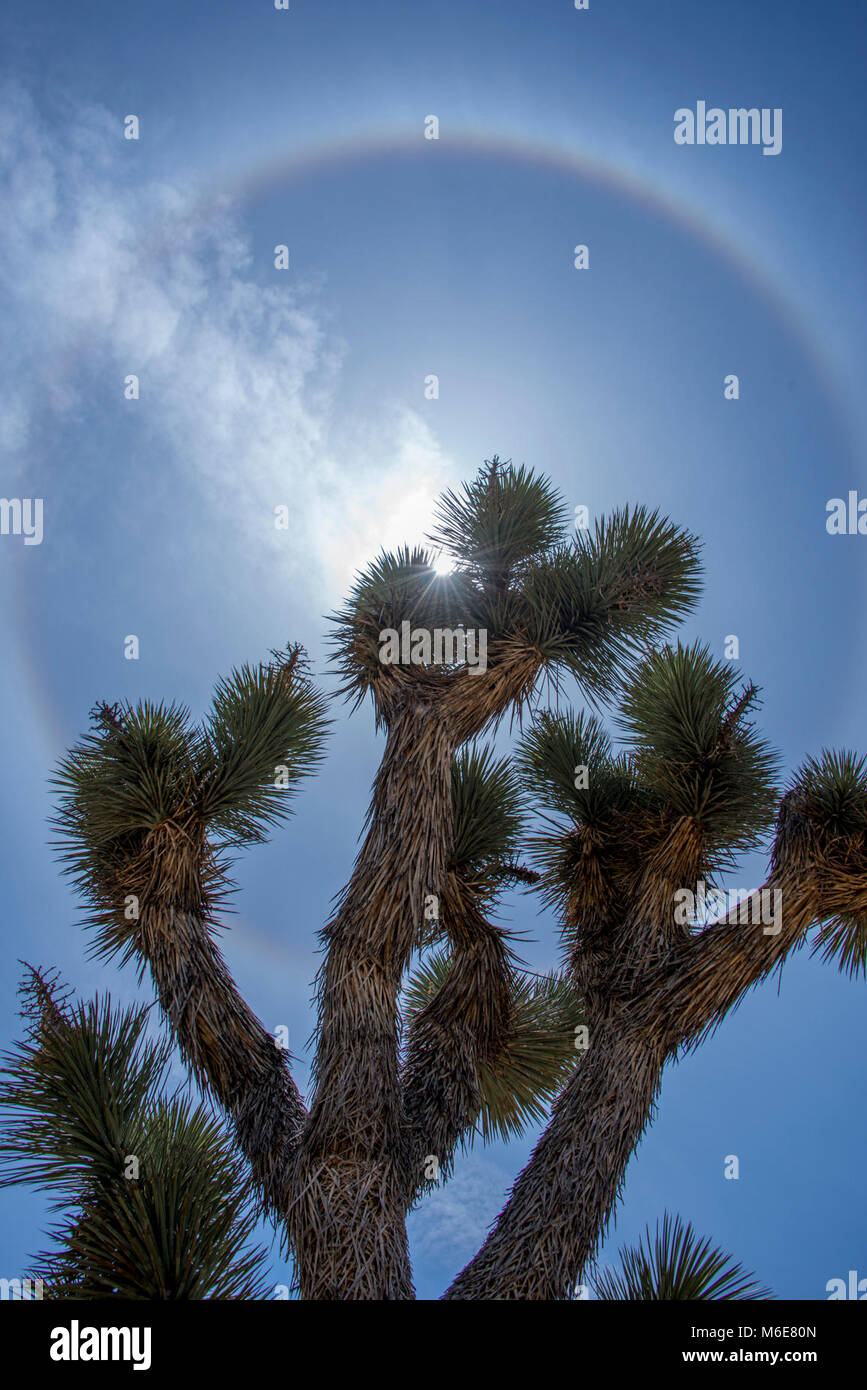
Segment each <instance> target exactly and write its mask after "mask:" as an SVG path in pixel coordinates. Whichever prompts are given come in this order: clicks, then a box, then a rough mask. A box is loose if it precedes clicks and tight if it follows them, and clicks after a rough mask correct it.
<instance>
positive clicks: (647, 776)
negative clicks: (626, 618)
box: [620, 643, 778, 863]
mask: <svg viewBox="0 0 867 1390" xmlns="http://www.w3.org/2000/svg"><path fill="white" fill-rule="evenodd" d="M757 693H758V692H757V689H756V687H755V686H753V685H749V684H745V685H742V686H741V687H740V688H739V687H738V675H737V672H736V671H735V670H734V669H733V668H732V666H731V665H730V664H728V663H725V662H715V661H714V660H713V658H712V657H711V655H710V652H709V650H708V648H707V647H706V646H702V645H700V644H698V643H695V644H694V645H692V646H689V647H684V646H682V645H681V644H680V643H678V644H677V646H676V647H666V648H664V649H663V650H662V651H654V652H650V653H649V654H648V655H647V656H646V658H645V659H644V660H643V661H642V663H641V664H640V666H639V668H638V670H637V671H636V673H635V676H634V679H633V680H632V681H631V682H630V684H629V686H628V688H627V689H626V691H625V694H624V698H623V701H622V715H621V718H620V724H621V726H622V728H623V729H624V730H625V731H626V733H627V734H628V735H629V736H630V737H631V739H632V740H633V742H634V746H635V753H634V761H635V766H636V770H637V772H638V774H639V776H640V777H641V780H642V781H643V782H644V784H645V785H646V786H647V787H648V789H650V790H651V791H652V792H653V793H654V794H655V795H656V796H657V797H658V798H659V800H660V802H661V803H662V805H663V806H664V807H665V808H666V810H668V811H669V812H670V813H671V814H672V815H673V816H675V817H686V818H689V819H690V820H692V821H694V822H695V823H696V824H697V825H699V826H700V827H701V830H702V835H703V839H704V843H705V846H706V849H707V851H708V853H709V854H714V853H715V854H716V855H717V856H718V858H719V862H720V863H728V862H730V860H731V858H732V856H734V855H736V854H737V853H740V852H743V851H745V850H748V849H752V848H754V847H755V845H756V844H757V843H758V841H759V839H760V837H761V836H762V835H763V834H764V833H766V832H767V831H768V830H769V828H770V827H771V825H772V823H773V816H774V810H775V806H776V797H777V787H776V770H777V765H778V760H777V757H776V755H775V754H774V753H773V752H772V751H771V749H770V748H769V746H768V745H767V743H766V742H765V741H764V740H763V739H762V738H761V737H760V736H759V734H758V733H757V732H756V730H755V727H754V725H753V724H752V722H751V721H750V720H749V718H748V715H749V714H750V712H751V711H752V710H753V709H754V708H755V704H756V698H757Z"/></svg>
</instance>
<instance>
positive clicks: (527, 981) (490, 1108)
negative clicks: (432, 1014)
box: [404, 950, 583, 1143]
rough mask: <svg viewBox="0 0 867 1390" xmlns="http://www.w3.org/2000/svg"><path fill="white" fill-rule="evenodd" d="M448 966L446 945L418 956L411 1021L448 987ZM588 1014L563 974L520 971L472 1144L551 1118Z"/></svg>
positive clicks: (408, 1000)
mask: <svg viewBox="0 0 867 1390" xmlns="http://www.w3.org/2000/svg"><path fill="white" fill-rule="evenodd" d="M449 967H450V955H449V952H448V951H445V950H440V951H436V952H433V953H431V954H430V955H429V956H427V957H426V958H425V959H424V960H423V961H421V962H420V963H419V965H418V967H417V969H416V970H415V971H414V972H413V974H412V976H411V977H410V979H409V980H408V982H407V984H406V988H405V991H404V1018H405V1021H406V1024H407V1025H408V1026H409V1025H411V1023H412V1020H413V1018H414V1017H415V1016H416V1014H418V1013H420V1012H421V1010H422V1009H423V1008H425V1006H426V1005H428V1004H429V1003H430V1001H431V1000H432V999H433V997H434V995H435V994H436V993H437V992H438V991H439V990H440V989H441V988H442V987H443V985H444V983H445V981H446V979H447V978H448V973H449ZM582 1021H583V1013H582V1009H581V1002H580V1000H579V999H578V998H577V996H576V994H575V991H574V990H573V988H572V987H571V985H570V984H569V982H568V980H567V979H565V978H564V977H563V976H560V975H557V974H556V973H554V972H552V973H550V974H548V975H542V976H538V975H531V974H529V973H523V972H521V971H515V972H514V973H513V979H512V1002H511V1023H510V1028H509V1035H508V1039H507V1042H506V1044H505V1046H504V1047H503V1049H502V1050H501V1051H500V1052H498V1053H497V1055H496V1056H495V1057H492V1058H490V1059H489V1060H488V1061H486V1062H484V1063H483V1064H482V1066H481V1067H480V1069H479V1085H480V1091H481V1096H482V1105H481V1108H480V1110H479V1113H478V1115H477V1116H476V1117H475V1120H474V1129H473V1131H472V1132H471V1134H470V1138H469V1142H470V1143H472V1139H473V1137H474V1135H478V1136H479V1137H481V1139H482V1140H483V1141H484V1142H485V1143H493V1142H494V1141H495V1140H497V1139H502V1140H509V1139H514V1138H517V1137H520V1135H522V1134H524V1133H525V1131H526V1130H527V1129H528V1128H529V1126H530V1125H532V1124H536V1123H538V1122H539V1121H540V1120H543V1119H544V1118H545V1117H546V1115H547V1113H548V1106H549V1105H550V1103H551V1101H552V1100H553V1099H554V1097H555V1096H556V1094H557V1092H558V1091H559V1090H560V1088H561V1087H562V1086H563V1084H564V1082H565V1081H566V1080H567V1078H568V1076H569V1074H570V1072H571V1071H572V1068H573V1067H574V1066H575V1063H576V1061H577V1060H578V1057H579V1053H578V1052H577V1051H576V1049H575V1029H576V1027H577V1026H578V1025H579V1024H580V1023H582Z"/></svg>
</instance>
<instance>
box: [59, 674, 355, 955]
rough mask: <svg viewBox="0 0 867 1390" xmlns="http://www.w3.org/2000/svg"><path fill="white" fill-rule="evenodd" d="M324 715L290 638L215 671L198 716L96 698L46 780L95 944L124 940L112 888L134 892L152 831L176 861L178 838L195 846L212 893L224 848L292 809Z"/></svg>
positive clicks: (314, 759)
mask: <svg viewBox="0 0 867 1390" xmlns="http://www.w3.org/2000/svg"><path fill="white" fill-rule="evenodd" d="M328 722H329V721H328V720H327V719H326V717H325V700H324V698H323V696H322V695H320V694H319V692H318V691H317V690H316V689H315V688H314V686H313V685H312V683H311V681H310V680H309V678H308V676H307V673H306V664H305V661H304V657H303V653H302V652H301V649H300V648H298V647H293V648H290V649H288V651H287V652H286V653H274V660H273V661H272V662H270V663H265V664H263V665H261V666H259V667H257V668H250V667H243V668H242V669H241V670H239V671H234V672H233V673H232V675H231V676H230V677H229V678H228V679H227V680H223V681H221V682H220V684H219V685H218V687H217V690H216V693H215V696H214V702H213V707H212V710H211V713H210V714H209V716H208V718H207V719H206V720H205V721H204V723H203V724H201V725H199V726H194V725H193V724H192V722H191V720H190V716H189V713H188V711H187V710H185V709H183V708H182V707H180V706H178V705H155V704H152V703H151V702H149V701H143V702H141V703H140V704H138V705H136V706H135V707H132V706H129V705H126V706H119V705H116V706H113V707H111V708H109V707H108V706H106V705H101V706H98V707H97V709H96V710H95V711H94V714H93V716H92V723H93V728H92V730H91V732H90V733H89V734H88V735H86V736H85V737H84V738H83V739H82V741H81V742H80V743H79V744H78V745H77V746H76V747H75V748H73V749H72V751H71V752H70V753H69V754H68V756H67V757H65V758H64V759H63V760H62V762H61V763H60V765H59V767H58V770H57V773H56V775H55V777H54V778H53V779H52V780H53V783H54V785H55V786H56V788H57V789H58V792H59V796H58V799H57V813H56V815H55V817H54V821H53V824H54V826H55V828H56V830H57V831H58V832H59V841H58V847H59V849H60V852H61V855H62V858H63V859H64V861H65V864H66V872H68V873H70V874H71V875H72V876H73V878H74V879H75V882H76V884H77V886H78V887H79V889H80V890H81V891H82V892H83V893H84V895H85V897H86V898H87V899H88V900H89V901H90V902H91V903H93V904H94V905H96V907H97V913H96V915H95V916H94V917H93V919H92V921H93V923H94V925H97V926H99V927H100V928H101V935H100V939H99V942H98V947H99V949H100V950H102V951H104V952H105V953H107V954H111V953H112V951H113V950H115V949H118V948H121V947H123V948H126V945H127V944H128V942H127V938H128V937H129V935H130V931H131V930H132V927H130V926H129V924H127V929H126V930H122V929H120V928H118V927H117V924H116V923H115V921H114V919H115V917H116V915H117V911H118V908H119V907H122V906H123V903H122V900H118V894H120V893H121V890H122V889H123V890H124V891H127V892H128V891H135V892H137V891H138V888H139V886H140V884H139V881H138V880H139V878H140V877H141V875H142V874H143V875H144V877H145V879H146V878H147V868H146V867H145V868H143V869H141V873H139V869H140V867H141V864H142V858H141V857H142V855H143V854H144V853H146V851H147V847H148V845H149V844H151V843H153V842H154V836H155V835H157V834H159V833H163V834H170V835H171V836H172V837H173V843H174V845H175V848H176V850H177V854H178V858H179V859H180V858H181V857H182V855H183V852H184V850H185V848H188V849H189V850H190V855H191V857H193V858H195V857H196V854H195V852H197V851H198V850H201V851H202V852H201V853H200V854H199V855H198V858H199V861H200V862H199V865H198V869H199V870H200V880H199V882H200V885H201V887H202V888H203V889H204V890H207V891H211V892H212V894H213V896H212V898H211V901H212V902H214V901H216V900H217V895H218V892H219V885H220V884H221V883H222V881H223V861H222V858H221V855H222V852H223V851H224V850H225V849H226V848H227V847H228V846H238V845H243V844H250V843H255V842H256V841H259V840H262V839H263V838H264V837H265V833H266V830H267V828H268V827H269V826H271V825H273V824H275V823H276V822H278V821H280V820H282V819H283V818H285V817H286V816H288V815H289V814H290V813H291V810H292V795H293V791H294V789H295V788H296V787H297V785H298V783H299V781H300V779H301V778H303V777H305V776H307V775H309V774H310V773H311V772H312V771H313V770H314V769H315V767H316V765H317V763H318V761H319V760H320V758H321V756H322V748H323V744H324V737H325V732H326V728H327V724H328ZM136 866H139V867H136ZM125 885H126V886H125ZM133 885H134V887H133ZM179 889H180V885H179ZM176 905H177V906H178V907H182V906H184V904H183V902H182V901H179V902H178V903H177V904H176ZM186 905H187V906H189V907H198V906H199V905H200V904H199V903H198V902H197V903H195V904H193V903H189V904H186ZM106 912H107V913H108V916H107V917H106V916H105V913H106Z"/></svg>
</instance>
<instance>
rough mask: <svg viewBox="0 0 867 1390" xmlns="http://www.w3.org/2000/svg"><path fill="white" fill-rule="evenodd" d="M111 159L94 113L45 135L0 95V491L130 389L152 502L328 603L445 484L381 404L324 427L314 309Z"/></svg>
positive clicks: (118, 153)
mask: <svg viewBox="0 0 867 1390" xmlns="http://www.w3.org/2000/svg"><path fill="white" fill-rule="evenodd" d="M130 143H131V142H126V141H124V140H123V138H122V132H121V124H120V121H119V120H118V118H117V117H116V116H113V115H111V114H110V113H108V112H107V111H105V110H104V109H102V108H99V107H87V108H84V109H75V110H74V111H69V112H68V114H67V117H66V119H65V120H64V119H60V118H58V116H57V114H56V112H55V113H53V114H52V116H51V117H50V118H49V117H46V116H45V115H44V114H43V113H42V111H41V110H40V109H39V108H38V107H37V106H36V104H35V103H34V101H33V99H32V97H31V96H30V94H29V93H28V92H26V91H25V90H23V89H22V88H21V87H20V86H18V85H15V84H10V85H7V86H5V88H4V90H3V92H2V94H0V187H2V193H3V200H4V205H5V207H6V208H7V209H8V213H7V215H6V216H4V218H3V219H2V221H0V266H2V269H0V277H2V279H0V287H2V291H3V294H4V297H5V301H6V304H7V306H8V307H7V313H6V315H5V318H4V323H3V325H2V327H0V333H2V350H3V356H4V361H5V364H6V371H5V375H4V382H3V384H2V386H0V444H2V445H3V447H4V448H5V449H6V451H7V453H9V454H10V455H11V456H12V457H11V458H10V459H8V460H7V463H6V465H5V473H6V477H7V479H8V477H9V474H10V470H13V471H14V470H15V469H16V468H17V470H18V472H19V473H20V474H26V470H27V468H28V463H29V459H30V456H31V454H32V452H33V451H34V450H38V451H39V452H40V454H41V457H43V458H45V457H48V458H51V457H52V439H56V438H59V437H61V436H62V431H63V430H64V429H65V428H68V427H70V426H76V425H80V424H82V423H85V424H87V423H88V422H89V421H90V420H93V421H94V425H95V428H97V429H99V428H104V427H105V423H104V420H102V421H101V416H102V417H104V416H106V415H107V414H111V412H114V411H116V410H117V409H118V402H120V401H121V400H122V391H123V381H124V378H125V377H126V376H127V375H128V374H132V373H134V374H135V375H137V376H138V377H139V379H140V390H141V398H140V400H139V401H137V402H136V403H135V405H134V406H133V407H132V408H134V409H136V410H137V411H138V412H139V418H140V420H141V423H142V430H143V431H146V432H147V434H146V438H147V440H148V446H149V447H151V448H152V449H153V454H154V458H155V470H154V471H155V477H154V488H155V489H159V488H160V487H163V488H164V487H165V486H167V480H168V484H169V485H170V483H171V480H172V479H179V480H183V482H184V484H185V486H192V487H193V488H194V489H198V490H199V492H200V494H201V497H202V499H203V506H204V507H206V508H212V509H215V510H216V511H218V512H222V513H223V514H224V515H225V513H227V512H231V514H232V517H233V519H234V520H235V521H236V522H237V523H238V525H239V526H240V527H241V528H242V529H245V530H247V531H248V532H249V534H250V536H251V537H255V539H256V545H255V547H253V548H252V550H251V555H256V554H258V555H259V557H260V559H262V560H266V561H267V562H268V563H269V564H270V567H271V569H272V571H273V570H274V566H273V564H271V563H270V562H271V561H272V559H273V555H274V552H275V549H277V548H280V547H282V548H283V552H284V555H285V556H286V567H285V569H284V570H283V572H282V573H283V575H284V576H285V574H286V573H291V572H293V571H294V572H295V573H296V574H297V575H298V576H301V577H302V579H309V580H310V582H311V583H315V584H317V585H319V586H320V587H321V585H322V583H323V582H324V583H325V584H326V586H327V588H329V589H330V590H332V591H333V593H337V592H339V591H342V590H343V589H344V588H345V582H346V579H347V578H348V577H349V575H351V572H352V570H353V569H354V568H355V567H356V566H357V565H359V564H361V563H363V562H364V560H365V559H366V558H368V556H369V555H371V554H372V553H374V552H375V551H376V550H377V549H378V548H379V546H380V545H382V544H383V543H384V544H386V545H391V544H396V543H398V542H399V541H401V540H404V539H408V540H418V539H420V538H421V535H422V533H423V531H424V529H425V524H426V522H427V520H428V516H429V511H430V506H431V504H432V501H433V498H434V496H435V495H436V492H437V491H438V490H439V488H440V487H441V486H442V484H443V482H444V481H445V480H446V476H447V472H448V469H447V466H446V463H445V461H444V460H443V458H442V456H441V454H440V451H439V448H438V446H437V444H436V441H435V439H434V438H433V435H432V434H431V432H430V430H429V428H428V427H427V425H426V424H425V423H424V421H423V420H422V419H421V417H420V416H419V415H418V414H417V413H416V412H414V411H411V410H409V409H408V408H405V407H403V406H401V405H400V404H399V403H391V404H390V405H389V404H385V405H383V404H379V405H377V406H376V407H375V409H372V410H371V413H370V414H369V416H368V418H367V419H363V420H359V419H353V421H352V422H351V424H350V422H341V421H340V420H339V419H337V418H335V394H336V390H337V385H338V382H339V377H340V373H341V369H342V363H343V357H344V347H345V345H344V344H343V343H342V342H341V341H340V340H339V339H338V338H337V337H336V336H335V335H334V334H333V333H332V332H331V331H330V330H328V329H326V328H325V327H324V326H323V324H324V323H325V320H326V315H325V313H324V311H323V312H321V313H320V312H319V309H318V301H317V291H316V290H315V289H314V288H313V287H311V286H309V285H308V286H306V287H305V286H298V285H294V284H293V283H291V282H290V281H289V279H288V278H287V280H286V281H285V282H284V281H283V280H282V279H281V277H280V276H279V275H278V274H277V273H276V272H272V271H271V267H270V265H269V266H268V267H267V269H266V270H265V271H264V272H263V268H262V267H261V266H256V265H254V263H253V258H252V255H251V252H250V247H249V244H248V240H247V238H246V236H245V234H244V232H243V229H242V224H241V222H240V221H239V216H238V210H237V209H234V208H233V207H232V206H231V205H230V204H229V203H228V202H223V203H219V202H218V203H216V204H214V202H213V201H211V203H210V205H209V207H208V209H207V216H203V215H202V208H201V205H200V204H199V203H198V201H197V195H196V193H195V191H194V190H190V189H186V188H181V187H176V186H173V185H172V184H171V183H169V182H167V181H154V180H153V179H147V178H143V177H141V176H140V175H138V174H136V172H135V170H136V168H137V167H139V163H138V162H137V161H136V159H135V156H136V153H137V152H136V150H135V149H134V148H130ZM46 439H47V444H46ZM284 503H285V504H288V505H289V506H290V508H291V510H292V514H293V520H292V534H291V546H289V547H287V544H286V533H285V532H283V533H280V532H278V531H275V528H274V524H273V516H274V508H275V507H276V506H278V505H280V504H284Z"/></svg>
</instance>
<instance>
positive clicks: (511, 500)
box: [430, 455, 568, 589]
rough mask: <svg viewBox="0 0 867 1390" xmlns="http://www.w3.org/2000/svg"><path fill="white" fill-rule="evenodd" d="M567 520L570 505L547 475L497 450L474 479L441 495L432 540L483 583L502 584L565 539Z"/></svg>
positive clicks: (480, 583) (498, 585) (463, 568)
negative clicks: (502, 459) (515, 463)
mask: <svg viewBox="0 0 867 1390" xmlns="http://www.w3.org/2000/svg"><path fill="white" fill-rule="evenodd" d="M567 524H568V511H567V508H566V505H565V503H564V501H563V499H562V498H561V497H560V495H559V493H558V492H557V490H556V488H555V487H554V486H553V484H552V483H550V482H549V481H548V479H547V478H540V477H538V476H537V475H536V474H535V473H534V472H533V471H532V470H531V469H529V468H526V467H525V466H524V465H521V466H520V467H518V468H516V467H514V466H513V465H512V463H511V461H508V462H506V463H501V462H500V460H499V458H498V457H497V456H496V455H495V456H494V457H493V458H492V459H489V460H486V463H485V466H484V468H482V469H480V470H479V473H478V475H477V477H476V478H475V479H474V480H473V481H472V482H471V483H465V484H464V486H463V487H462V488H461V489H460V490H459V491H458V492H454V491H452V490H451V489H449V491H448V492H446V493H444V494H443V496H442V497H441V498H440V500H439V503H438V504H437V509H436V525H435V529H434V531H433V532H432V534H431V537H430V539H431V541H432V542H433V543H434V545H436V546H441V547H442V548H443V549H445V550H446V551H447V552H448V553H449V554H450V555H453V556H454V558H455V560H456V561H457V562H458V565H459V567H460V569H461V570H464V571H466V572H468V573H469V574H470V575H472V577H473V578H474V579H475V580H476V582H477V583H478V584H479V585H480V586H481V587H482V588H488V587H491V588H494V589H496V588H501V589H504V588H505V587H506V586H507V584H508V583H509V580H510V578H511V577H512V575H513V574H514V573H515V572H516V571H517V570H519V569H520V568H521V566H522V565H524V564H525V563H526V561H528V560H530V559H532V558H533V557H535V556H539V555H543V554H544V553H545V552H546V551H548V550H549V549H550V548H551V546H553V545H556V544H557V543H558V542H560V541H562V539H563V536H564V533H565V530H566V526H567Z"/></svg>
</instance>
